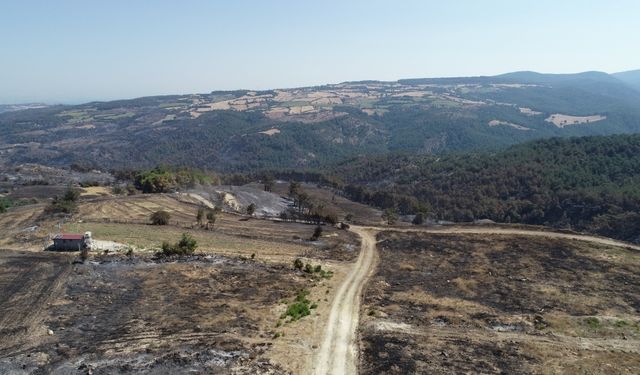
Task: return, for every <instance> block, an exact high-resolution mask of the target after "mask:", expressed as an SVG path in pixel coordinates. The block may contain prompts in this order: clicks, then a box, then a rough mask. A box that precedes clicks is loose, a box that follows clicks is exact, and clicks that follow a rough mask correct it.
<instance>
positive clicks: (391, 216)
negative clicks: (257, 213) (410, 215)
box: [382, 208, 398, 225]
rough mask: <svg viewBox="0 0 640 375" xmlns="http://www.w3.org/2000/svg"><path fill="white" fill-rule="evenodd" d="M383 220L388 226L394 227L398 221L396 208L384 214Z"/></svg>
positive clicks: (389, 209)
mask: <svg viewBox="0 0 640 375" xmlns="http://www.w3.org/2000/svg"><path fill="white" fill-rule="evenodd" d="M382 220H384V221H386V222H387V224H388V225H393V224H395V223H396V221H398V212H397V211H396V210H395V208H387V209H386V210H384V211H383V212H382Z"/></svg>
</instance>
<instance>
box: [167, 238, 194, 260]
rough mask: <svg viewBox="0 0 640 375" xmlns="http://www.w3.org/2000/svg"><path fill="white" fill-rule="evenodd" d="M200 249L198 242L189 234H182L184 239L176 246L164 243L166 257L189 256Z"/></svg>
mask: <svg viewBox="0 0 640 375" xmlns="http://www.w3.org/2000/svg"><path fill="white" fill-rule="evenodd" d="M197 247H198V242H197V241H196V240H195V238H193V237H192V236H191V235H190V234H188V233H182V238H181V239H180V241H178V242H176V243H175V244H173V245H172V244H170V243H168V242H163V243H162V247H161V249H162V253H163V254H164V255H167V256H169V255H189V254H193V252H194V251H195V250H196V248H197Z"/></svg>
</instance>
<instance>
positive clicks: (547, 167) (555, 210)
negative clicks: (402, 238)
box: [333, 135, 640, 242]
mask: <svg viewBox="0 0 640 375" xmlns="http://www.w3.org/2000/svg"><path fill="white" fill-rule="evenodd" d="M333 173H334V175H335V176H337V177H338V178H339V179H341V180H342V181H344V182H345V183H346V184H345V186H344V191H345V193H346V194H347V195H348V196H349V197H350V198H352V199H355V200H357V201H360V202H366V203H370V204H373V205H377V206H380V207H382V208H387V207H395V208H397V209H398V210H400V211H402V212H403V213H416V212H419V211H424V212H426V215H427V216H428V217H431V218H434V219H444V220H452V221H471V220H474V219H491V220H494V221H497V222H506V223H510V222H511V223H516V222H517V223H527V224H543V225H550V226H554V227H559V228H571V229H575V230H586V231H590V232H594V233H598V234H601V235H604V236H610V237H615V238H620V239H624V240H629V241H636V242H637V241H640V135H616V136H607V137H584V138H570V139H559V138H554V139H548V140H539V141H535V142H531V143H526V144H522V145H517V146H513V147H511V148H509V149H507V150H505V151H501V152H495V153H474V154H458V155H449V156H442V157H435V156H428V157H424V156H423V157H420V156H413V157H411V156H386V157H380V158H375V159H370V158H360V159H355V160H349V161H346V162H344V163H341V164H340V165H339V166H337V168H335V169H334V171H333Z"/></svg>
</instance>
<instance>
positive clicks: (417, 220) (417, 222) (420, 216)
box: [411, 212, 424, 225]
mask: <svg viewBox="0 0 640 375" xmlns="http://www.w3.org/2000/svg"><path fill="white" fill-rule="evenodd" d="M411 223H412V224H413V225H422V224H423V223H424V214H423V213H422V212H418V213H417V214H416V216H414V217H413V220H412V221H411Z"/></svg>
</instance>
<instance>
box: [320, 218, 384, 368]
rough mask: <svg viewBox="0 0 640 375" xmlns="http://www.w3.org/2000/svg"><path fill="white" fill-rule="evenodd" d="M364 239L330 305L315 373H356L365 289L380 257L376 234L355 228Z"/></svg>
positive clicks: (353, 229)
mask: <svg viewBox="0 0 640 375" xmlns="http://www.w3.org/2000/svg"><path fill="white" fill-rule="evenodd" d="M351 230H352V231H353V232H354V233H356V234H358V235H359V236H360V237H361V239H362V250H361V251H360V255H359V256H358V260H357V261H356V263H355V265H354V267H353V271H352V272H351V274H350V275H349V276H348V277H347V278H346V279H345V281H344V282H343V283H342V285H341V286H340V289H338V292H337V293H336V296H335V298H334V300H333V303H332V306H331V312H330V313H329V320H328V323H327V328H326V331H325V333H324V335H325V336H324V340H323V341H322V344H321V346H320V349H319V352H318V353H317V355H316V357H315V359H314V364H313V368H314V372H315V374H317V375H320V374H323V375H324V374H332V375H338V374H355V373H357V358H358V354H357V345H356V344H357V341H356V329H357V327H358V317H359V313H360V296H361V294H362V288H363V286H364V284H365V282H366V280H367V278H368V277H369V275H370V274H371V273H372V272H373V269H374V265H375V262H376V259H377V256H376V249H375V246H376V239H375V233H374V232H372V231H371V230H368V229H364V228H359V227H352V228H351Z"/></svg>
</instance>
